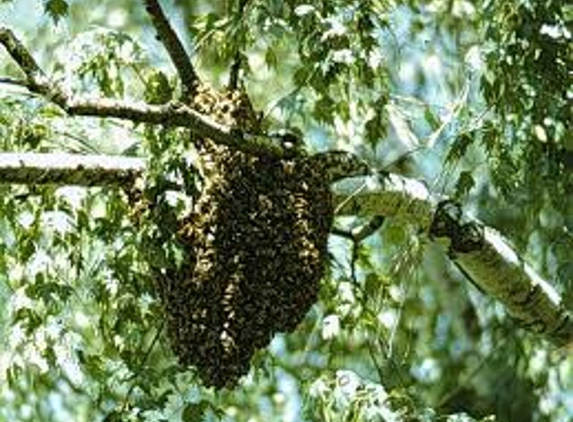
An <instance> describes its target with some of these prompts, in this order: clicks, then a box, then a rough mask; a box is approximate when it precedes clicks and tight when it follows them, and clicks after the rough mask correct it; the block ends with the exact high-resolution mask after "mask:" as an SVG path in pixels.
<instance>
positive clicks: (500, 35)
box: [0, 0, 573, 421]
mask: <svg viewBox="0 0 573 422" xmlns="http://www.w3.org/2000/svg"><path fill="white" fill-rule="evenodd" d="M5 3H6V4H3V5H2V6H0V18H1V20H2V23H3V26H8V27H10V28H11V30H12V31H14V32H15V33H16V37H17V39H21V41H22V42H23V44H22V45H23V46H26V47H27V48H29V49H30V52H31V53H33V56H34V57H35V58H36V60H37V61H38V66H39V67H40V68H42V69H44V72H45V74H46V75H47V76H46V77H47V78H48V79H42V78H40V76H41V75H39V73H38V72H36V70H37V69H34V66H33V65H32V64H31V63H30V61H29V60H28V61H27V60H25V59H26V56H25V54H24V55H23V56H22V55H21V57H20V58H21V59H23V60H20V61H18V60H14V56H15V54H14V52H16V56H18V54H17V53H18V51H17V50H14V49H13V50H12V51H11V53H12V54H11V55H8V54H4V53H3V55H2V62H1V65H2V71H1V75H2V76H3V79H2V82H3V83H2V85H1V88H2V89H1V91H0V119H1V122H2V125H1V126H0V131H1V132H2V133H1V135H2V136H1V139H2V142H3V145H2V150H3V151H6V152H62V151H65V152H73V153H81V154H88V153H89V154H100V155H103V154H106V155H108V156H109V155H116V156H130V157H133V156H141V157H144V159H145V168H146V174H147V176H146V177H147V178H146V192H148V193H149V192H151V194H152V195H155V196H153V197H154V199H157V198H160V201H159V202H158V203H159V205H160V206H158V207H157V208H156V209H155V211H151V212H156V213H157V214H158V215H159V216H160V217H161V221H163V224H165V226H160V227H159V229H164V228H168V226H169V223H170V222H171V223H172V222H173V221H174V220H169V217H173V218H176V217H174V215H175V214H176V213H177V212H180V211H181V209H180V207H182V203H181V202H180V201H179V197H175V198H173V197H170V196H169V195H166V185H168V184H169V183H170V182H172V181H173V180H181V179H182V178H183V179H185V180H186V186H194V183H195V181H197V183H199V182H198V181H199V179H200V178H199V175H198V174H197V172H196V171H195V170H194V167H193V166H191V165H190V157H189V148H190V146H189V142H188V140H189V131H191V132H193V133H195V135H197V134H199V135H201V134H202V135H208V136H211V137H214V138H216V139H215V140H216V141H218V142H222V143H228V144H231V146H234V147H237V148H239V149H246V150H248V151H250V152H253V153H259V152H260V151H275V152H276V153H281V151H283V150H282V149H281V148H282V146H279V147H276V145H275V144H273V141H272V140H271V139H270V138H266V137H264V136H263V137H258V136H255V137H253V138H250V137H249V136H244V137H243V143H240V142H235V141H236V139H237V138H236V136H235V135H236V134H233V133H231V132H229V131H227V132H226V131H225V130H226V128H224V127H215V129H216V130H214V131H213V130H212V128H213V124H212V123H213V122H212V121H204V120H203V119H202V116H201V115H195V114H193V113H191V112H189V111H188V110H186V109H184V108H183V109H179V108H177V109H172V108H170V104H171V103H170V101H173V100H178V101H179V100H182V99H183V100H182V101H183V102H185V101H187V100H185V95H189V93H190V92H193V90H194V78H195V75H194V73H193V72H192V71H191V70H193V71H194V70H195V69H196V71H197V74H198V76H199V77H200V78H201V79H203V80H205V81H208V82H209V83H211V84H212V85H213V86H215V87H216V88H221V87H223V86H226V85H236V86H237V87H239V88H241V89H245V90H246V92H248V93H249V95H250V97H251V100H252V102H253V104H254V106H255V109H257V110H262V112H263V117H264V118H263V119H262V121H263V122H264V133H267V132H272V131H274V130H276V129H282V128H285V127H287V128H296V129H298V130H299V131H301V132H302V134H303V135H304V140H305V143H306V148H307V149H308V150H309V151H311V152H319V151H328V150H335V149H337V150H339V149H344V150H346V151H350V152H352V153H354V154H355V155H356V156H359V157H361V158H362V159H363V160H364V161H366V162H367V163H368V164H369V166H370V167H371V168H375V169H379V170H385V171H392V172H394V173H400V174H402V175H406V176H413V177H416V178H418V179H422V180H425V181H426V183H427V185H426V186H427V189H428V190H429V191H430V192H431V193H432V194H433V195H442V194H443V195H446V196H448V197H451V198H454V199H456V200H458V201H460V202H462V203H463V204H464V209H465V210H468V211H469V213H470V214H473V216H475V217H477V218H479V219H480V220H482V221H484V222H485V223H487V224H488V225H489V226H491V227H495V228H497V229H499V230H500V231H502V232H503V233H505V234H506V235H507V236H508V237H510V238H511V240H512V242H513V244H514V245H515V247H516V249H517V250H518V252H519V253H520V255H521V256H523V257H525V258H526V259H527V260H528V262H529V263H530V264H531V265H532V266H533V267H535V269H536V270H537V271H539V272H540V273H542V274H544V275H546V276H547V277H548V278H550V279H551V280H555V282H556V283H555V284H556V285H557V287H558V290H559V292H560V295H561V298H562V300H563V302H564V305H565V306H566V307H568V308H571V291H572V290H571V288H570V286H569V285H568V283H569V281H570V280H572V279H573V277H572V272H573V266H572V265H571V260H570V259H569V257H568V255H569V250H570V247H571V244H572V241H573V236H572V234H571V230H572V227H573V221H571V215H572V213H571V198H570V196H571V195H567V194H568V193H569V192H570V191H571V184H572V172H571V161H572V160H571V150H572V148H573V139H572V137H571V133H572V132H571V116H572V115H573V114H572V113H571V105H570V102H571V98H572V97H573V92H572V91H571V86H572V84H571V71H572V66H571V56H572V51H571V33H570V23H571V8H570V7H568V6H565V5H564V4H562V3H561V2H559V1H554V2H545V3H543V4H541V3H539V4H530V2H527V1H516V2H514V3H511V4H501V3H500V2H497V3H499V4H496V3H495V2H478V4H474V3H470V2H465V1H451V2H440V1H426V2H384V1H361V2H352V1H351V2H349V1H328V2H326V1H324V2H313V3H312V4H307V3H304V2H298V1H269V2H263V1H258V0H250V1H240V0H239V1H228V2H203V1H197V2H193V4H192V5H190V4H189V2H179V1H178V2H173V3H166V4H163V6H164V7H165V11H166V12H167V15H168V16H169V17H170V18H169V21H170V22H171V23H172V24H173V25H174V26H175V28H176V29H177V31H178V33H179V34H180V39H181V40H182V41H183V44H184V48H185V49H186V51H187V52H192V64H193V68H192V69H191V70H190V68H189V67H186V65H185V63H181V61H180V60H183V62H185V60H184V57H183V56H182V50H181V49H180V47H178V46H177V45H176V44H174V43H170V41H169V40H168V39H167V40H166V39H165V37H166V35H165V34H167V32H165V31H161V30H159V34H160V36H159V42H158V40H155V39H154V36H155V34H156V31H157V30H158V29H159V28H160V26H161V22H158V21H157V19H158V14H157V13H153V11H149V10H148V11H146V6H147V8H148V9H149V8H150V7H151V8H153V7H154V5H157V3H155V2H153V1H142V2H138V1H127V0H123V1H119V2H117V1H116V2H107V1H102V2H98V3H97V4H96V3H94V2H91V1H89V0H85V1H79V0H78V1H74V2H69V3H67V2H66V1H64V0H48V1H45V2H35V3H32V4H30V2H25V1H13V2H5ZM8 17H9V19H8ZM6 34H7V33H6V32H3V33H2V42H3V44H4V45H5V47H6V46H7V45H8V44H9V43H10V37H8V36H7V35H6ZM164 47H167V48H166V49H165V48H164ZM166 51H167V54H166ZM182 57H183V59H182ZM16 58H17V57H16ZM178 60H179V61H178ZM172 63H173V64H174V65H175V69H174V68H173V65H172ZM22 70H24V72H25V73H27V74H25V75H24V77H23V76H22V75H23V73H22ZM31 75H32V76H33V77H30V76H31ZM68 92H73V93H74V96H66V95H64V94H65V93H68ZM76 96H77V97H76ZM79 97H82V98H84V99H87V100H90V101H91V100H93V102H91V103H82V104H79V103H74V100H75V99H77V98H79ZM98 98H107V99H109V100H110V101H109V102H107V103H104V104H103V105H104V106H105V107H102V104H101V103H100V102H97V101H96V99H98ZM111 100H114V101H116V102H115V103H114V102H113V101H111ZM135 100H140V101H144V102H145V107H144V106H143V105H142V106H141V107H144V108H137V107H139V106H137V107H135V106H133V107H135V111H136V112H137V113H135V114H134V111H133V110H134V108H133V107H132V108H129V109H128V108H124V109H121V108H119V109H118V108H114V107H116V106H117V104H118V101H127V104H134V103H133V101H135ZM74 104H75V105H76V107H75V108H74ZM86 104H87V105H88V106H86ZM122 104H123V103H122ZM70 105H71V106H70ZM82 107H83V108H82ZM106 107H107V108H106ZM102 110H103V111H102ZM114 110H115V111H114ZM117 110H119V111H117ZM126 110H127V111H126ZM150 110H151V112H150ZM112 112H113V113H115V114H113V113H112ZM148 112H150V113H148ZM110 113H111V114H110ZM122 113H123V114H122ZM138 113H139V114H138ZM153 113H155V114H153ZM86 114H87V115H95V116H115V117H120V118H121V119H113V118H97V119H94V118H90V117H70V115H86ZM142 116H144V117H145V118H143V117H142ZM149 116H152V117H149ZM166 116H168V117H169V119H171V120H169V119H166ZM185 126H187V128H186V129H185V128H182V127H185ZM215 126H216V125H215ZM198 128H199V129H198ZM116 158H117V157H116ZM131 163H132V164H133V167H132V168H131V170H133V169H134V168H139V169H141V166H140V164H139V163H140V162H139V161H132V162H131ZM182 163H183V164H184V165H183V166H182ZM102 166H104V167H105V165H104V164H103V163H102ZM110 166H111V167H113V164H112V165H110ZM99 170H100V171H97V172H95V173H94V174H101V170H102V169H101V168H100V169H99ZM131 170H129V171H127V173H126V174H127V176H129V175H130V174H131V173H130V171H131ZM532 170H533V171H532ZM12 173H13V172H12ZM89 174H90V176H88V178H91V177H94V179H89V180H91V181H92V182H93V183H82V184H84V185H86V184H87V185H98V184H99V183H98V179H97V177H96V176H94V175H92V174H91V173H89ZM175 176H177V177H175ZM65 180H67V179H65ZM84 180H85V179H84ZM126 180H127V179H126ZM44 181H45V180H42V179H41V177H38V178H37V179H36V182H37V183H36V184H34V183H28V184H25V185H22V184H18V185H2V186H1V187H0V189H2V195H1V196H0V201H1V205H0V232H1V233H2V236H1V241H0V249H1V254H0V279H1V281H2V283H1V284H0V289H1V290H0V300H1V301H2V305H3V308H4V309H6V311H5V312H3V314H2V317H1V319H0V329H1V330H2V333H3V338H5V339H6V340H5V342H4V345H3V346H2V349H1V355H0V378H1V379H2V381H3V382H2V383H1V387H0V401H1V403H2V406H0V418H2V419H5V420H35V421H36V420H50V421H54V420H56V421H57V420H90V421H91V420H145V421H156V420H201V419H204V420H238V421H242V420H245V421H247V420H263V419H266V420H271V419H272V420H421V421H426V420H428V421H431V420H480V419H485V420H488V419H487V418H490V420H500V421H544V420H547V421H561V420H562V421H566V420H569V419H570V416H571V415H570V413H569V411H568V409H570V408H571V407H572V390H573V385H572V384H571V380H572V379H573V377H571V363H572V362H571V359H570V358H568V357H567V356H566V355H565V354H564V353H563V352H562V351H559V350H557V351H556V350H555V348H554V346H550V345H547V344H545V343H541V339H540V338H539V337H536V336H531V335H528V334H526V332H524V331H523V330H519V329H518V327H517V326H516V324H515V322H514V320H512V319H511V318H508V317H507V315H506V312H505V310H504V308H503V307H501V306H500V304H499V302H495V301H493V300H492V298H491V297H489V296H488V295H485V294H482V293H480V292H479V291H478V290H477V289H475V288H474V287H472V285H471V284H468V283H467V279H466V278H465V277H464V275H463V274H462V273H461V272H460V271H458V267H459V265H458V266H456V265H452V264H451V263H450V262H449V261H448V260H447V259H444V255H443V253H442V251H441V250H440V248H439V247H437V246H435V245H433V244H432V243H430V242H428V241H427V240H428V236H427V233H424V232H420V230H419V229H420V224H416V223H415V222H412V221H411V220H412V217H411V215H407V214H403V213H395V214H393V216H392V218H387V221H386V222H385V224H384V225H383V227H382V229H380V230H378V231H375V232H374V233H373V234H372V235H371V236H368V237H365V236H358V235H357V233H358V234H359V233H360V229H361V228H365V227H366V228H368V224H369V223H368V221H369V220H366V219H365V218H364V216H354V217H352V216H346V217H341V218H338V219H337V221H336V225H335V230H334V233H335V234H336V233H338V234H339V235H338V236H336V235H334V236H331V239H330V249H329V250H330V253H331V256H330V265H329V272H328V274H327V276H326V277H325V279H324V280H323V283H322V289H321V294H320V301H319V302H318V303H317V304H316V305H315V306H314V307H313V308H312V310H311V312H310V313H309V314H308V315H307V316H306V318H305V320H304V321H303V322H302V323H301V324H300V325H299V326H298V327H297V329H296V331H295V332H293V333H291V334H288V335H279V336H277V337H276V338H275V339H274V341H273V342H272V343H271V345H270V347H269V348H268V350H263V351H260V352H258V353H257V354H256V356H255V358H254V359H253V362H252V363H253V369H252V370H251V372H250V374H249V376H248V377H246V378H245V379H244V380H243V381H241V383H240V385H239V386H238V387H237V388H236V389H234V390H221V391H216V390H213V389H212V388H205V387H203V386H202V385H201V383H200V381H199V379H198V378H197V375H196V373H195V372H194V371H193V370H192V369H191V370H185V368H181V367H180V366H178V365H177V363H176V359H175V358H174V355H173V352H172V351H171V348H170V347H169V342H168V340H167V338H166V335H165V332H164V329H163V328H164V318H163V312H162V310H161V306H160V302H159V300H158V298H157V295H156V292H155V289H154V282H155V280H154V277H153V273H152V272H151V271H150V266H153V265H160V266H161V265H163V266H164V265H167V264H166V263H165V262H167V263H169V262H173V261H174V260H176V256H175V255H176V252H177V251H176V250H173V251H172V250H171V249H169V248H164V247H161V248H154V247H153V244H150V243H149V242H148V241H149V239H155V240H156V241H158V240H161V241H163V240H166V243H162V244H161V246H165V245H170V244H171V243H170V241H171V240H172V239H163V238H162V237H161V235H162V234H163V231H162V230H159V232H157V231H158V227H157V226H156V225H145V224H144V225H143V227H136V226H134V225H133V223H132V219H130V217H132V216H133V210H132V209H130V205H129V203H128V201H126V196H125V193H124V191H123V190H121V189H110V188H102V187H97V186H96V187H90V188H79V187H69V186H59V185H57V184H51V185H47V186H45V185H43V184H41V182H44ZM72 184H73V183H72ZM188 193H189V194H190V195H191V196H193V195H194V194H196V192H188ZM359 193H360V189H358V190H357V191H356V195H358V194H359ZM144 212H146V211H144ZM378 222H380V221H378ZM353 229H354V231H352V230H353ZM367 232H368V231H367ZM349 233H350V234H352V233H354V235H349ZM142 245H143V247H142ZM142 250H143V252H142ZM145 251H147V254H146V253H145ZM149 251H152V253H151V255H153V257H155V259H157V260H159V261H160V262H159V263H155V262H150V259H149V255H150V253H149ZM171 252H173V254H170V253H171ZM174 254H175V255H174ZM454 261H455V260H454ZM458 264H459V263H458ZM462 269H463V266H462ZM482 288H483V286H482ZM530 328H531V327H530ZM533 331H535V330H533ZM448 415H449V416H448Z"/></svg>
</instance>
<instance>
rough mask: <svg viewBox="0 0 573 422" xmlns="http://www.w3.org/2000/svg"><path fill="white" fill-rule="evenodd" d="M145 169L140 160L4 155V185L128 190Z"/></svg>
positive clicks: (0, 175) (0, 176) (0, 174)
mask: <svg viewBox="0 0 573 422" xmlns="http://www.w3.org/2000/svg"><path fill="white" fill-rule="evenodd" d="M143 169H144V162H143V160H142V159H139V158H130V157H115V156H105V157H102V156H99V155H77V154H64V153H58V154H36V153H3V154H0V183H11V184H12V183H13V184H29V185H35V184H55V185H79V186H102V185H104V186H109V185H120V186H128V184H129V183H131V182H132V181H133V180H134V179H135V178H136V177H137V176H138V175H140V174H141V173H142V171H143Z"/></svg>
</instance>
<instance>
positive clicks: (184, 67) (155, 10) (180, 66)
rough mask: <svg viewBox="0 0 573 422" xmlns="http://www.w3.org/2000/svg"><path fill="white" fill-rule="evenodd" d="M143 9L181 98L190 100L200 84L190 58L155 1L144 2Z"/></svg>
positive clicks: (146, 0) (147, 0)
mask: <svg viewBox="0 0 573 422" xmlns="http://www.w3.org/2000/svg"><path fill="white" fill-rule="evenodd" d="M144 3H145V9H146V10H147V13H149V16H150V18H151V22H152V23H153V26H154V27H155V30H156V31H157V38H158V40H159V41H161V43H162V44H163V45H164V46H165V49H166V50H167V53H168V54H169V57H170V58H171V61H172V62H173V65H174V66H175V69H176V70H177V73H178V74H179V79H180V80H181V85H182V87H183V90H182V91H183V92H182V97H183V98H185V99H190V98H191V97H192V95H193V93H194V92H195V90H196V88H197V86H198V85H199V83H200V79H199V76H198V75H197V72H195V68H194V67H193V64H192V63H191V58H190V57H189V55H188V54H187V52H186V51H185V47H183V43H182V42H181V40H180V39H179V37H178V36H177V33H176V32H175V30H174V29H173V27H172V26H171V24H170V23H169V21H168V20H167V17H166V16H165V13H164V12H163V9H161V5H160V4H159V2H158V1H157V0H144Z"/></svg>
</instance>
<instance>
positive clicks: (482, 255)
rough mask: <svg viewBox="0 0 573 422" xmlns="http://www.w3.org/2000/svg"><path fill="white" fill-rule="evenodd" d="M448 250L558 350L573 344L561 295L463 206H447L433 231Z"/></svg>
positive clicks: (477, 281) (442, 205)
mask: <svg viewBox="0 0 573 422" xmlns="http://www.w3.org/2000/svg"><path fill="white" fill-rule="evenodd" d="M430 235H431V236H432V238H434V239H435V240H437V241H439V242H443V241H444V240H445V241H446V242H447V244H448V255H449V257H450V259H452V260H453V261H454V262H455V263H456V265H458V266H459V268H460V269H461V270H462V271H463V272H464V274H466V275H467V276H468V277H469V278H470V279H471V280H472V281H473V282H474V283H475V284H476V285H477V286H478V287H479V288H480V289H481V290H482V291H483V292H484V293H486V294H488V295H490V296H492V297H493V298H495V299H497V300H498V301H500V302H501V303H503V305H504V306H505V309H506V311H507V313H508V314H509V315H511V316H512V317H513V318H515V319H516V321H517V322H518V323H519V324H520V325H521V326H523V327H524V328H526V329H527V330H529V331H532V332H534V333H536V334H541V335H544V336H545V337H546V338H548V339H549V340H551V341H552V342H554V343H556V344H558V345H567V344H572V343H573V319H572V318H571V315H570V314H569V313H568V312H567V310H566V309H565V308H564V306H563V305H562V304H561V298H560V296H559V294H558V293H557V291H556V290H555V289H554V288H553V287H552V286H551V285H550V284H549V283H548V282H546V281H545V280H543V279H542V278H541V277H540V276H539V275H538V274H537V273H536V272H535V271H534V270H533V268H531V267H530V266H529V265H528V264H527V263H526V262H524V261H523V260H522V259H521V258H519V256H518V255H517V253H516V252H515V251H514V250H513V249H512V248H511V246H510V245H509V243H508V242H507V240H506V239H504V237H503V236H502V235H501V234H499V233H498V232H497V231H495V230H493V229H491V228H489V227H486V226H484V225H483V224H481V223H479V222H477V221H474V220H468V219H465V218H464V216H463V214H462V211H461V208H460V207H459V205H458V204H455V203H453V202H451V201H442V202H441V203H440V204H439V205H438V207H437V210H436V212H435V217H434V220H433V222H432V226H431V229H430Z"/></svg>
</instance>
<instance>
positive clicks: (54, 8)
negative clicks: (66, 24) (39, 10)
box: [44, 0, 69, 23]
mask: <svg viewBox="0 0 573 422" xmlns="http://www.w3.org/2000/svg"><path fill="white" fill-rule="evenodd" d="M68 9H69V5H68V3H67V2H66V1H65V0H48V1H47V2H46V3H45V4H44V12H45V13H47V14H48V16H50V17H51V18H52V20H53V21H54V22H55V23H58V21H59V20H60V19H61V18H63V17H65V16H67V15H68Z"/></svg>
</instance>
